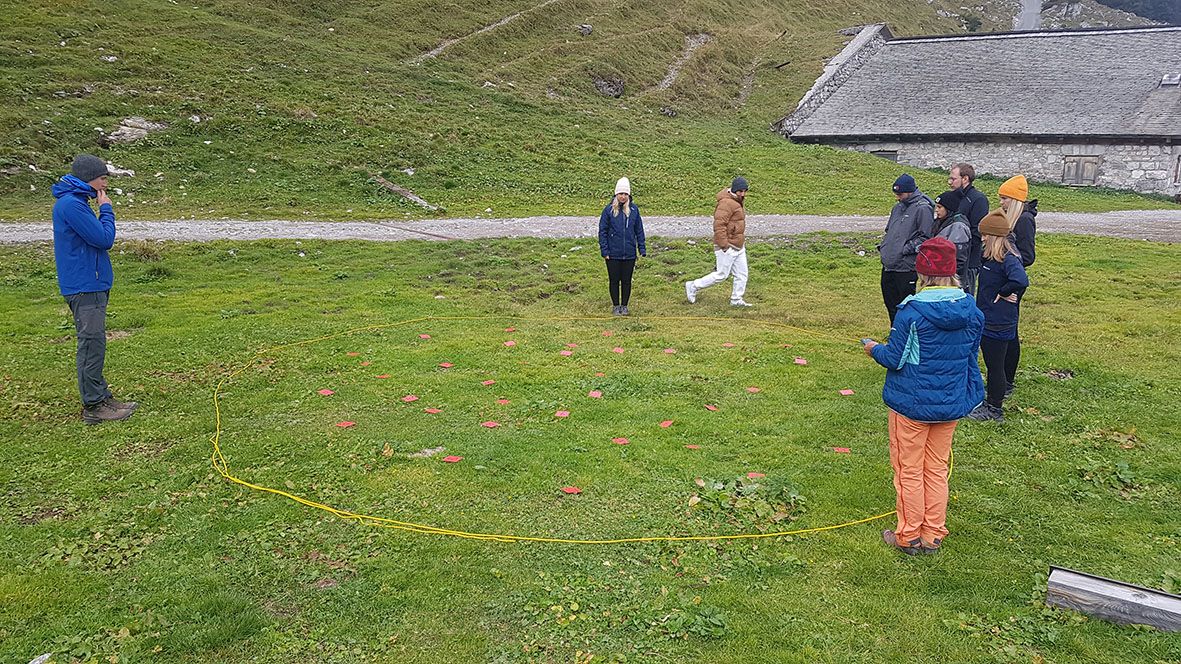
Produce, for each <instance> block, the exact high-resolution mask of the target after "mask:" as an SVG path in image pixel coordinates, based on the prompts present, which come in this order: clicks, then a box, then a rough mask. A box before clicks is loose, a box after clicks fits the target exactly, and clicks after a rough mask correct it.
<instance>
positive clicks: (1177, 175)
mask: <svg viewBox="0 0 1181 664" xmlns="http://www.w3.org/2000/svg"><path fill="white" fill-rule="evenodd" d="M1173 184H1181V154H1179V155H1177V168H1174V169H1173Z"/></svg>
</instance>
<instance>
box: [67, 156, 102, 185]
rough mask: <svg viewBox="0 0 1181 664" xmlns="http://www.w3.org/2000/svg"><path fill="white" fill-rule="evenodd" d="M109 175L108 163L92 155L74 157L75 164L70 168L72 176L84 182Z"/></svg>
mask: <svg viewBox="0 0 1181 664" xmlns="http://www.w3.org/2000/svg"><path fill="white" fill-rule="evenodd" d="M107 174H108V172H107V162H105V161H103V160H102V159H99V158H98V157H96V156H94V155H92V154H80V155H78V156H77V157H74V163H73V165H72V166H70V175H73V176H74V177H76V178H78V179H79V180H81V181H83V182H90V181H91V180H93V179H95V178H101V177H102V176H104V175H107Z"/></svg>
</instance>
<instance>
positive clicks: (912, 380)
mask: <svg viewBox="0 0 1181 664" xmlns="http://www.w3.org/2000/svg"><path fill="white" fill-rule="evenodd" d="M983 329H984V315H983V314H981V313H980V310H979V309H977V308H976V303H975V302H973V301H972V296H970V295H968V294H967V293H965V292H964V291H963V290H961V289H959V288H931V287H927V288H924V289H923V290H921V291H919V292H918V293H917V294H915V295H912V296H910V297H908V298H906V299H905V300H903V301H902V304H899V305H898V316H897V317H896V318H895V319H894V327H893V328H892V329H891V330H890V339H889V340H888V342H887V343H884V344H878V345H877V346H875V347H874V348H873V351H872V354H873V359H875V360H877V363H878V364H880V365H882V366H883V367H886V369H888V371H887V372H886V386H885V388H884V389H882V400H883V401H885V402H886V405H887V406H889V407H890V409H891V410H893V411H895V412H897V413H899V414H900V415H903V416H905V417H909V418H910V419H912V420H919V421H920V422H950V421H952V420H958V419H959V418H961V417H964V416H965V415H967V414H968V413H970V412H972V409H973V408H975V407H976V406H977V405H978V404H979V403H980V402H981V401H983V400H984V380H983V379H982V378H981V377H980V365H979V364H977V362H976V353H977V352H979V350H980V333H981V331H982V330H983Z"/></svg>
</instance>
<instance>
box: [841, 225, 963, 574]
mask: <svg viewBox="0 0 1181 664" xmlns="http://www.w3.org/2000/svg"><path fill="white" fill-rule="evenodd" d="M915 272H916V273H918V281H917V283H916V287H917V289H918V291H917V292H916V293H915V294H914V295H912V296H910V297H908V298H906V299H905V300H903V301H902V303H901V304H899V305H898V316H897V317H896V318H895V319H894V326H893V327H892V328H891V329H890V338H889V340H888V341H887V342H886V343H884V344H879V343H877V342H875V341H873V340H872V339H865V340H864V341H865V353H866V355H869V356H870V357H872V358H873V359H874V360H875V361H876V362H877V363H878V364H880V365H882V366H883V367H885V368H886V385H885V387H884V388H883V389H882V400H883V401H885V402H886V405H887V406H889V407H890V464H891V465H892V466H893V467H894V493H895V498H896V502H897V514H898V526H897V527H896V528H894V530H886V531H883V532H882V539H883V540H884V541H885V542H886V543H887V544H889V545H890V546H893V547H895V548H897V549H898V550H899V551H901V552H902V553H905V554H907V555H915V554H917V553H936V552H938V551H939V546H940V544H942V543H943V538H944V537H946V536H947V532H948V531H947V494H948V488H947V479H948V473H949V471H950V462H951V438H952V435H953V434H955V427H956V424H957V420H959V419H960V418H961V417H963V416H965V415H967V414H968V413H969V412H971V411H972V409H973V408H974V407H975V406H976V404H978V403H980V402H981V400H983V398H984V381H983V380H982V379H981V377H980V366H979V365H978V364H977V363H976V353H977V352H978V350H979V348H980V335H981V332H982V331H983V329H984V315H983V314H981V313H980V310H979V309H977V308H976V303H975V302H974V301H973V300H972V297H971V296H970V295H968V294H967V293H965V292H964V290H963V289H962V288H960V281H959V278H958V277H957V276H956V250H955V245H954V244H952V243H951V242H949V241H947V240H946V239H944V238H941V237H935V238H931V239H930V240H927V241H926V242H924V243H922V245H920V246H919V252H918V254H917V255H916V257H915Z"/></svg>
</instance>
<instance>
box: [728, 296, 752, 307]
mask: <svg viewBox="0 0 1181 664" xmlns="http://www.w3.org/2000/svg"><path fill="white" fill-rule="evenodd" d="M730 306H732V307H753V306H755V305H753V304H751V303H750V302H747V301H746V300H744V299H742V298H738V299H737V300H730Z"/></svg>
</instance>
